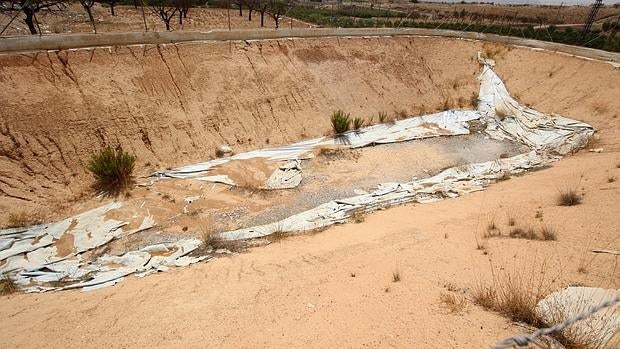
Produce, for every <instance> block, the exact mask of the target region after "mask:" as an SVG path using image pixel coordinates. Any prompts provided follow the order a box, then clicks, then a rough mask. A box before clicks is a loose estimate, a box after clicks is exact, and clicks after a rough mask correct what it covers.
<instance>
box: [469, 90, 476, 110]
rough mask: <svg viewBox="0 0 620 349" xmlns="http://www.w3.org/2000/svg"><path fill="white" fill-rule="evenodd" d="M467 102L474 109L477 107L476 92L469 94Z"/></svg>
mask: <svg viewBox="0 0 620 349" xmlns="http://www.w3.org/2000/svg"><path fill="white" fill-rule="evenodd" d="M469 103H471V106H472V107H474V109H476V108H478V92H474V93H472V94H471V98H470V99H469Z"/></svg>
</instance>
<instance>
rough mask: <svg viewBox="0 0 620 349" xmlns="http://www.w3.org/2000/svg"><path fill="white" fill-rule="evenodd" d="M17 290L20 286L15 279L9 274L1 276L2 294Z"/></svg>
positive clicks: (0, 290)
mask: <svg viewBox="0 0 620 349" xmlns="http://www.w3.org/2000/svg"><path fill="white" fill-rule="evenodd" d="M17 291H19V288H18V287H17V284H15V281H14V280H13V279H11V278H10V277H9V276H7V275H5V276H3V277H2V278H0V296H6V295H9V294H12V293H15V292H17Z"/></svg>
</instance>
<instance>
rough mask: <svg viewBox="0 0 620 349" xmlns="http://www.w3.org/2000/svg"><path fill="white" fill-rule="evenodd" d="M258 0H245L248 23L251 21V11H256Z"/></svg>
mask: <svg viewBox="0 0 620 349" xmlns="http://www.w3.org/2000/svg"><path fill="white" fill-rule="evenodd" d="M258 2H259V0H245V6H246V7H247V8H248V21H252V11H256V10H257V5H258Z"/></svg>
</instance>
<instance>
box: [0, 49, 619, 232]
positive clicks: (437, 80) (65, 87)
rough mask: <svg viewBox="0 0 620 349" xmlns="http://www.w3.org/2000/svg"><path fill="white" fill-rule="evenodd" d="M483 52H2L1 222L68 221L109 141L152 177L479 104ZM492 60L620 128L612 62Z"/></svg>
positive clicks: (531, 88) (553, 97) (519, 90)
mask: <svg viewBox="0 0 620 349" xmlns="http://www.w3.org/2000/svg"><path fill="white" fill-rule="evenodd" d="M483 46H484V45H482V44H481V43H473V42H467V41H463V40H448V39H438V38H405V37H401V38H350V39H342V38H340V39H338V38H331V39H295V40H277V41H276V40H274V41H262V42H251V43H245V42H241V43H232V44H229V43H205V44H191V45H166V46H147V47H142V46H134V47H119V48H112V49H92V50H77V51H62V52H42V53H38V54H28V55H19V56H17V55H16V56H0V81H1V84H2V87H3V88H2V89H0V114H1V115H2V120H1V124H0V211H1V212H2V214H1V216H0V223H3V222H6V221H7V217H8V214H9V213H10V212H18V211H21V210H26V211H30V212H34V211H38V212H39V214H40V215H43V216H47V217H48V218H51V217H52V216H55V217H57V215H58V213H61V212H62V211H65V212H63V213H66V210H67V206H68V204H67V203H68V202H70V200H72V199H73V200H75V199H79V198H80V197H82V196H83V195H84V193H87V195H89V196H90V195H92V194H90V191H88V184H89V182H90V178H89V175H88V174H87V173H86V172H85V170H84V166H85V163H86V162H87V160H88V158H89V154H90V153H91V152H93V151H94V150H96V149H98V148H99V147H100V146H102V145H104V144H111V145H117V144H120V145H122V146H123V147H124V148H125V149H128V150H130V151H132V152H135V153H136V154H137V155H138V162H139V166H138V168H137V173H138V174H146V173H149V172H151V171H152V170H157V169H161V168H165V167H168V166H174V165H180V164H185V163H190V162H195V161H203V160H206V159H208V158H210V157H213V156H214V150H215V147H216V145H218V144H222V143H227V144H231V145H233V147H234V148H235V150H237V151H240V150H247V149H254V148H260V147H264V146H265V145H267V144H270V145H279V144H285V143H289V142H292V141H296V140H299V139H302V138H306V137H311V136H318V135H320V134H324V133H326V132H329V123H328V114H329V113H330V112H331V111H332V110H334V109H344V110H346V111H348V112H351V113H352V114H354V115H360V116H363V117H366V118H369V117H370V116H371V115H373V114H376V113H377V112H378V111H386V112H388V113H390V114H394V113H395V112H399V111H403V110H404V111H406V112H407V113H408V114H410V115H412V114H413V115H420V114H424V113H429V112H431V111H436V110H440V109H444V108H445V107H446V105H448V106H453V107H458V106H459V105H461V106H468V104H469V103H470V102H469V101H470V100H471V96H472V94H473V93H474V92H475V91H476V90H477V85H478V83H477V81H476V75H477V72H478V67H477V62H476V61H475V59H474V58H473V57H475V52H476V51H477V50H481V49H482V50H484V49H485V48H484V47H483ZM487 48H488V47H487ZM491 51H493V52H494V55H495V56H496V57H495V58H496V59H499V60H501V65H500V69H499V72H500V73H501V74H502V76H504V77H505V78H506V80H507V84H508V87H509V88H510V89H511V90H513V91H515V92H516V94H517V97H518V98H519V97H520V98H523V99H524V101H525V102H526V103H530V104H533V106H535V107H540V109H541V110H543V111H545V110H552V111H557V112H561V113H562V114H563V115H566V116H569V117H570V116H573V117H575V118H578V119H582V120H584V121H587V122H590V123H592V124H593V125H594V126H595V127H597V128H599V129H601V130H603V131H602V133H603V134H604V133H605V132H608V131H611V132H614V131H615V130H617V129H618V122H617V119H615V118H614V116H615V115H616V114H615V113H616V111H617V110H618V108H620V102H618V101H614V100H613V98H612V96H613V95H614V93H616V92H617V86H616V85H617V84H616V82H617V74H618V73H617V71H614V69H613V67H611V66H610V65H607V64H604V63H599V62H588V61H584V60H581V59H576V58H572V57H568V56H563V55H562V56H560V55H555V54H551V53H544V52H534V51H531V50H528V49H512V50H510V52H507V50H506V49H497V50H495V49H492V50H491ZM513 84H514V85H513ZM375 119H376V117H375ZM613 146H617V145H615V144H614V145H613Z"/></svg>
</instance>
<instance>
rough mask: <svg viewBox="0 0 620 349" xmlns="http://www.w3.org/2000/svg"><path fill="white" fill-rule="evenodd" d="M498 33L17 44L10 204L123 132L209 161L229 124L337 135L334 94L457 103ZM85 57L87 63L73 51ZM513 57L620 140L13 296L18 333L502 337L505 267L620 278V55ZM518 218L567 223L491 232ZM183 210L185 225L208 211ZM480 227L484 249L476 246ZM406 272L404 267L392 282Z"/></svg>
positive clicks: (7, 172)
mask: <svg viewBox="0 0 620 349" xmlns="http://www.w3.org/2000/svg"><path fill="white" fill-rule="evenodd" d="M481 47H482V44H479V43H472V42H466V41H463V40H445V39H432V38H398V39H392V38H380V39H379V38H374V39H362V38H359V39H344V40H343V39H339V40H337V39H328V40H281V41H268V42H256V43H251V44H249V45H246V44H239V43H237V44H234V45H233V46H232V50H233V51H232V53H230V51H228V50H229V46H228V44H205V45H182V46H166V47H161V48H159V49H158V48H152V49H150V50H148V51H146V53H145V54H144V55H142V51H141V50H140V51H130V49H126V48H124V49H121V48H119V49H116V50H113V51H112V52H107V51H104V50H94V51H86V50H84V51H76V52H71V53H61V54H60V55H58V56H57V55H55V54H54V53H50V54H40V55H39V56H38V57H35V59H34V60H33V58H32V57H25V56H18V57H15V56H3V57H0V61H1V62H2V64H0V77H1V78H2V79H1V81H2V86H3V87H5V88H4V89H1V90H0V101H1V102H2V103H0V110H1V113H2V115H3V118H2V127H1V130H2V136H0V147H1V148H0V149H2V152H1V153H0V154H2V156H0V162H1V164H2V167H0V168H1V170H0V171H3V172H1V173H2V175H1V177H0V179H1V181H0V189H2V191H3V196H2V197H0V200H1V201H0V205H2V210H3V211H4V212H5V213H4V214H5V215H6V214H7V212H11V211H13V212H16V211H17V210H22V209H25V208H26V209H27V208H31V209H38V210H41V207H43V206H47V205H49V204H50V203H52V202H53V201H52V200H53V198H57V199H56V200H58V201H59V202H62V201H63V200H65V199H66V198H67V197H71V195H73V194H75V193H80V192H85V191H84V190H85V189H82V188H85V187H86V186H87V185H88V183H89V180H88V177H87V176H86V174H85V173H83V170H81V166H82V165H83V163H84V161H86V159H87V158H88V154H89V152H90V151H92V149H95V148H96V147H98V146H99V145H100V144H102V143H105V142H121V143H122V144H123V145H125V146H126V147H127V148H128V149H131V150H132V151H135V152H136V153H137V154H138V156H139V158H140V160H139V161H140V162H141V164H140V165H141V167H140V168H141V170H140V172H141V173H148V171H150V170H151V169H155V168H162V167H167V166H172V165H176V164H181V163H187V162H190V161H196V160H204V159H205V154H212V152H213V149H214V145H215V144H218V143H220V142H229V143H231V144H237V145H235V147H236V148H237V149H249V148H254V147H258V146H263V145H264V144H266V143H267V139H269V144H271V145H274V144H281V143H284V142H288V141H291V140H298V139H300V138H304V137H308V136H314V135H319V134H322V133H325V132H327V130H328V122H327V115H328V113H329V111H330V110H331V109H333V108H343V109H346V110H348V111H351V112H352V113H354V114H357V115H371V114H374V113H376V112H377V111H380V110H386V111H390V112H391V111H398V110H401V109H405V110H407V111H410V112H412V113H420V112H423V111H426V112H430V111H432V110H436V109H439V108H441V107H442V105H443V103H444V98H446V97H448V98H449V99H450V101H452V103H454V104H458V98H459V97H461V98H469V97H470V96H471V93H472V92H473V91H475V90H476V89H477V83H476V80H475V77H476V74H477V70H478V67H477V64H476V63H475V62H474V61H473V60H472V57H474V56H475V51H476V50H477V49H480V48H481ZM177 49H178V51H177ZM413 49H415V50H413ZM131 50H137V48H133V49H131ZM138 52H139V54H138ZM91 53H92V54H93V56H92V57H93V59H92V61H91V60H90V59H89V57H90V55H91ZM66 55H69V57H70V60H69V64H63V63H62V62H63V61H64V60H63V59H64V58H63V59H61V58H60V57H66ZM181 57H182V58H181ZM495 58H496V59H497V61H498V64H497V71H498V73H499V74H500V76H501V77H503V78H504V79H505V80H506V81H507V85H508V88H509V90H510V91H511V92H513V93H516V95H517V97H518V98H519V99H520V100H522V101H524V102H525V103H528V104H531V105H532V106H533V107H535V108H537V109H539V110H542V111H547V112H557V113H560V114H563V115H566V116H568V117H572V118H575V119H579V120H583V121H585V122H588V123H591V124H592V125H593V126H595V127H596V128H597V129H598V130H599V132H598V134H597V140H596V141H595V142H594V143H593V144H592V145H591V147H594V148H603V152H602V153H590V152H587V151H582V152H580V153H577V154H576V155H572V156H569V157H568V158H566V159H564V160H562V161H560V162H558V163H555V164H554V165H553V166H551V167H550V168H547V169H544V170H541V171H536V172H533V173H528V174H525V175H523V176H519V177H514V178H511V179H510V180H507V181H502V182H500V183H497V184H494V185H492V186H491V187H490V188H489V189H488V190H485V191H483V192H478V193H474V194H470V195H466V196H464V197H461V198H458V199H451V200H446V201H443V202H438V203H434V204H426V205H407V206H402V207H396V208H391V209H388V210H385V211H381V212H377V213H374V214H371V215H369V216H367V217H365V220H364V222H363V223H359V224H354V223H349V224H344V225H340V226H336V227H332V228H330V229H327V230H325V231H323V232H320V233H318V234H313V235H302V236H298V237H291V238H287V239H284V240H281V241H278V242H276V243H273V244H271V245H269V246H265V247H259V248H254V249H251V250H250V251H248V252H247V253H241V254H233V255H230V256H229V257H226V258H218V259H215V260H212V261H210V262H208V263H201V264H197V265H193V266H191V267H188V268H184V269H178V270H172V271H170V272H167V273H162V274H158V275H153V276H150V277H147V278H145V279H136V278H133V277H130V278H128V279H127V280H125V281H124V282H122V283H120V284H118V285H116V286H114V287H111V288H107V289H102V290H98V291H95V292H90V293H82V292H79V291H63V292H57V293H48V294H41V295H23V294H16V295H11V296H8V297H2V298H0V317H2V318H3V319H4V320H3V321H2V323H1V324H0V347H6V348H16V347H18V348H19V347H67V346H69V347H74V346H80V347H93V348H94V347H102V346H105V347H119V348H120V347H144V346H151V347H187V346H213V347H233V346H234V347H240V346H241V347H291V346H292V347H301V346H309V347H361V346H371V347H388V346H396V347H412V346H413V347H422V348H431V347H458V348H472V347H483V346H488V345H490V344H493V343H494V342H496V341H497V340H500V339H503V338H504V337H506V336H509V335H513V334H516V333H520V332H522V331H523V329H522V328H521V327H518V326H516V325H514V324H511V323H510V322H509V321H508V320H506V319H504V318H503V317H501V316H499V315H498V314H495V313H491V312H487V311H484V310H482V309H481V308H480V307H478V306H475V305H473V304H472V302H471V301H470V300H469V299H470V298H471V291H472V288H473V287H474V286H475V285H476V284H477V283H478V282H480V281H485V280H488V279H489V278H490V275H491V271H492V269H493V270H494V271H495V272H498V271H499V270H502V269H503V270H504V271H507V270H512V269H520V270H522V271H523V272H525V273H532V272H533V271H534V270H536V266H540V265H541V264H543V263H544V264H545V266H546V268H545V274H547V275H548V279H549V282H550V287H551V288H553V289H556V288H559V287H562V286H566V285H575V284H579V285H587V286H600V287H606V288H619V287H620V283H619V280H620V271H619V270H618V269H617V267H616V266H617V262H618V261H617V258H618V257H617V256H613V255H608V254H593V253H591V252H590V250H591V249H592V248H608V249H615V250H619V249H620V238H619V235H618V230H619V228H620V225H619V223H618V220H617V217H618V216H619V214H620V207H619V206H618V204H617V198H618V197H620V195H619V194H620V185H618V181H617V180H618V179H620V146H619V138H618V135H619V133H618V131H619V130H618V129H619V126H620V125H619V123H618V118H617V113H618V110H620V100H618V99H617V98H615V96H617V95H618V94H619V93H620V91H619V90H618V86H619V85H618V81H619V80H618V77H619V76H618V74H619V73H618V71H617V70H614V68H613V67H612V66H611V65H608V64H606V63H602V62H594V61H586V60H581V59H577V58H573V57H568V56H564V55H556V54H552V53H548V52H540V51H533V50H528V49H520V48H519V49H516V48H515V49H510V50H507V49H505V50H502V51H501V52H499V53H497V54H496V57H495ZM48 59H49V60H48ZM65 62H66V61H65ZM182 63H184V64H182ZM110 64H112V65H114V66H115V67H116V68H117V69H114V70H111V69H109V68H108V67H109V66H110ZM63 67H64V68H63ZM166 67H173V68H171V70H167V68H166ZM172 69H174V70H172ZM162 71H163V72H164V75H163V77H162V74H161V72H162ZM166 72H170V74H169V75H166ZM186 73H187V75H180V74H186ZM20 74H22V75H20ZM244 74H245V75H244ZM23 76H27V77H31V78H30V79H28V80H27V79H24V78H23ZM176 76H188V77H185V78H183V79H178V80H174V77H176ZM247 76H251V78H247ZM71 77H73V78H71ZM225 77H228V78H229V79H225ZM267 77H269V79H268V78H267ZM168 78H170V80H168V81H170V83H168V84H166V82H165V79H168ZM235 79H238V80H235ZM457 80H458V81H459V82H458V83H455V81H457ZM25 81H37V82H38V83H37V84H25V83H24V82H25ZM76 81H77V82H76ZM172 81H174V82H175V83H172ZM175 86H176V87H175ZM454 86H456V87H454ZM352 87H354V88H352ZM14 96H22V97H21V98H20V99H16V98H14ZM44 96H45V97H44ZM85 101H86V102H87V103H86V105H87V106H88V107H87V109H88V111H87V112H84V110H83V109H84V107H83V106H82V105H83V103H84V102H85ZM257 105H258V106H257ZM111 115H113V116H114V117H113V118H111ZM51 121H53V122H51ZM265 129H270V130H271V133H268V134H265ZM145 134H146V136H145ZM247 138H251V139H250V140H248V139H247ZM266 138H267V139H266ZM145 139H146V140H148V141H146V140H145ZM235 140H238V143H237V142H236V141H235ZM54 144H56V145H54ZM374 151H375V152H376V151H377V150H376V149H375V150H374ZM429 154H431V156H429V158H430V159H434V158H435V157H436V156H437V155H438V154H439V153H437V152H434V151H433V152H429ZM368 156H369V158H368V159H366V160H362V161H367V164H373V161H375V160H373V156H374V157H375V159H376V158H377V157H380V153H376V154H374V155H373V154H372V151H371V152H369V153H368ZM493 156H495V155H494V154H493ZM361 158H362V157H361V156H360V157H359V158H358V159H357V161H360V160H359V159H361ZM414 158H415V157H414ZM347 161H354V160H350V159H349V160H345V161H344V162H340V164H341V166H342V168H343V171H345V170H346V168H347V166H350V164H348V163H347ZM147 162H149V165H148V166H146V165H147V164H146V163H147ZM319 165H320V164H317V169H316V170H317V171H318V170H319V169H320V166H319ZM335 166H336V165H335ZM369 166H370V165H369ZM256 168H257V169H261V168H262V165H260V164H256ZM394 168H399V166H394ZM259 172H260V171H258V170H257V172H256V173H259ZM72 173H76V175H75V176H73V175H71V174H72ZM345 173H346V172H345ZM610 178H611V179H614V180H615V181H610ZM63 181H66V183H65V182H63ZM65 184H66V185H70V186H69V188H71V189H64V186H65ZM166 185H170V186H174V185H180V184H178V183H177V182H175V181H169V182H168V183H167V184H166ZM182 185H183V186H186V187H187V186H189V185H188V184H187V182H185V183H184V184H182ZM80 186H82V188H80ZM568 187H571V188H576V189H577V190H578V192H579V193H580V194H581V195H583V203H582V204H581V205H579V206H574V207H560V206H557V205H556V199H557V196H558V193H559V192H560V191H561V190H563V189H565V188H568ZM28 188H32V190H33V191H32V192H30V191H29V190H28ZM190 189H191V188H190ZM194 189H195V190H198V189H197V188H194ZM171 190H172V189H171ZM138 194H139V192H136V194H135V195H138ZM9 195H12V196H9ZM89 195H91V194H88V195H84V197H83V198H82V199H81V200H82V201H78V203H77V204H73V203H71V204H65V206H64V207H58V206H54V207H53V208H54V209H53V210H50V211H52V212H51V213H49V215H48V216H49V217H51V216H53V215H54V214H56V215H58V213H57V212H71V211H72V210H75V211H79V210H82V209H83V208H84V207H85V206H87V205H91V204H93V200H92V199H88V198H89ZM132 195H134V194H132ZM152 195H157V194H152ZM16 196H23V197H22V199H19V198H16ZM162 196H163V194H162ZM267 199H268V198H265V199H263V198H261V197H255V202H256V205H268V203H269V201H268V200H267ZM158 200H160V201H161V202H163V200H162V199H158ZM180 200H182V198H177V201H176V202H174V203H170V205H175V204H178V201H180ZM227 200H228V199H227ZM262 200H264V201H262ZM17 206H19V208H17V209H16V208H15V207H17ZM164 208H165V207H164ZM164 208H162V209H164ZM538 212H542V217H540V214H538ZM240 215H243V212H242V213H240ZM536 216H539V218H536ZM509 217H510V218H514V219H515V221H516V224H517V225H518V226H522V227H530V226H531V227H534V228H539V227H541V226H542V225H547V226H550V227H552V228H554V229H555V230H556V231H557V234H558V240H557V241H530V240H522V239H510V238H506V237H496V238H484V233H485V231H486V227H487V225H488V223H489V222H490V221H494V222H495V223H496V224H497V225H498V227H499V229H500V230H501V231H503V232H504V233H505V232H506V231H507V230H508V229H509V227H508V218H509ZM183 219H186V220H187V221H184V222H180V221H179V222H174V223H172V224H174V225H175V226H176V228H174V229H180V230H182V227H183V226H184V225H187V224H197V222H196V221H194V220H192V219H191V216H190V217H184V218H183ZM480 242H482V243H483V245H485V246H486V248H485V249H484V250H478V249H477V244H478V243H480ZM491 266H493V268H491ZM395 271H398V272H399V273H400V275H401V278H402V280H401V281H400V282H392V273H393V272H395ZM449 292H456V293H459V294H463V295H464V296H466V297H467V298H468V301H467V308H466V311H465V312H463V313H461V314H449V312H448V311H447V310H446V309H445V308H444V307H443V306H442V305H441V303H440V301H439V297H440V295H441V294H442V293H449Z"/></svg>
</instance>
